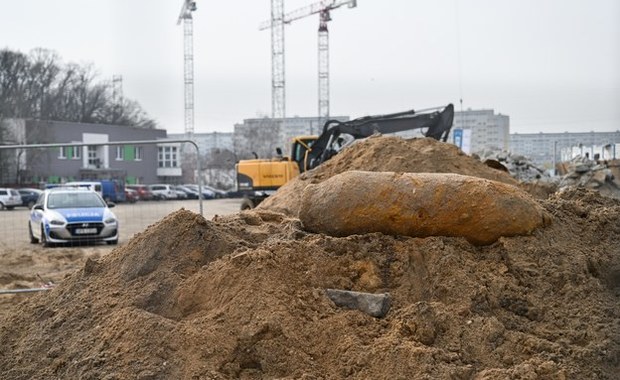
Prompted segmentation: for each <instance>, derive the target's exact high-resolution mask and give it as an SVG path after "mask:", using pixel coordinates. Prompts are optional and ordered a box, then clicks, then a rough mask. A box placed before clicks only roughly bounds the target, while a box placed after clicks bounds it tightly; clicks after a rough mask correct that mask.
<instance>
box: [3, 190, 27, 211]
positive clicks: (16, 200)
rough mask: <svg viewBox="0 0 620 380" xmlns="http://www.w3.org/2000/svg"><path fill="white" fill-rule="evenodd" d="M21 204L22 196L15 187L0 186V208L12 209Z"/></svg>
mask: <svg viewBox="0 0 620 380" xmlns="http://www.w3.org/2000/svg"><path fill="white" fill-rule="evenodd" d="M21 205H22V197H21V196H20V195H19V192H18V191H17V190H15V189H8V188H0V210H12V209H13V208H15V207H16V206H21Z"/></svg>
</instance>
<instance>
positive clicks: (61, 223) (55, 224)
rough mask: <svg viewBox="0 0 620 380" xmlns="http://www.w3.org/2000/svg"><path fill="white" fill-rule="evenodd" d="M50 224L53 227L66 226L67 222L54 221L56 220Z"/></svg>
mask: <svg viewBox="0 0 620 380" xmlns="http://www.w3.org/2000/svg"><path fill="white" fill-rule="evenodd" d="M50 224H51V225H53V226H62V225H64V224H65V222H64V221H62V220H57V219H54V220H52V221H51V222H50Z"/></svg>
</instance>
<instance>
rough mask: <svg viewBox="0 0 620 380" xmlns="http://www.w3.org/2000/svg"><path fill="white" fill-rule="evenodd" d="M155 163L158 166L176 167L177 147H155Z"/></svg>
mask: <svg viewBox="0 0 620 380" xmlns="http://www.w3.org/2000/svg"><path fill="white" fill-rule="evenodd" d="M157 149H158V152H157V163H158V166H159V167H160V168H176V167H177V147H176V146H160V147H158V148H157Z"/></svg>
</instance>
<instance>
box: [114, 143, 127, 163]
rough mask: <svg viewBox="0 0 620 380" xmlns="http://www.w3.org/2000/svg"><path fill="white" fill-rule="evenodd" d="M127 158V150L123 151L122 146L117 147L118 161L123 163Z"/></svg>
mask: <svg viewBox="0 0 620 380" xmlns="http://www.w3.org/2000/svg"><path fill="white" fill-rule="evenodd" d="M124 158H125V150H124V149H123V147H122V146H120V145H119V146H117V147H116V161H123V159H124Z"/></svg>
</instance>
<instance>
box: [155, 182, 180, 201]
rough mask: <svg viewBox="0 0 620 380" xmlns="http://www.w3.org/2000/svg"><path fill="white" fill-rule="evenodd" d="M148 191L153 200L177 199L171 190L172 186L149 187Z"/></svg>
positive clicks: (174, 192) (157, 185) (175, 193)
mask: <svg viewBox="0 0 620 380" xmlns="http://www.w3.org/2000/svg"><path fill="white" fill-rule="evenodd" d="M149 190H151V193H153V198H154V199H160V200H161V199H177V192H176V191H175V190H174V189H173V188H172V185H166V184H155V185H149Z"/></svg>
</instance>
